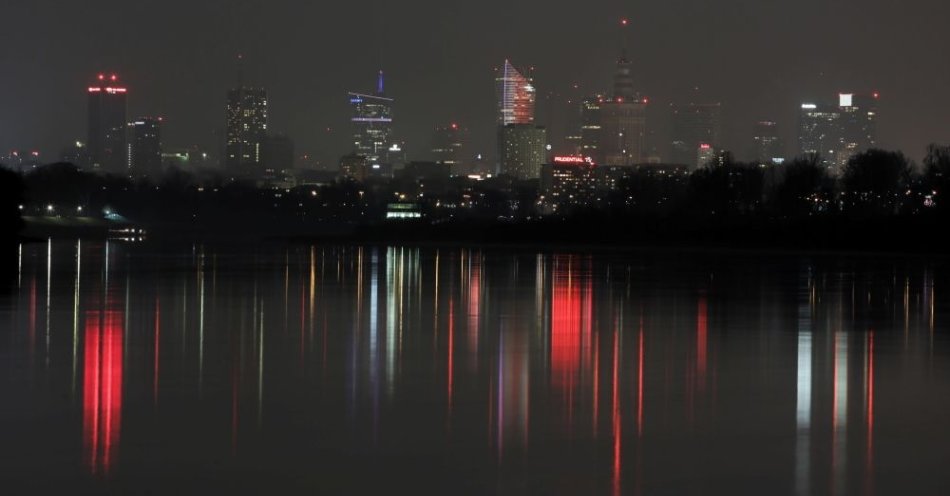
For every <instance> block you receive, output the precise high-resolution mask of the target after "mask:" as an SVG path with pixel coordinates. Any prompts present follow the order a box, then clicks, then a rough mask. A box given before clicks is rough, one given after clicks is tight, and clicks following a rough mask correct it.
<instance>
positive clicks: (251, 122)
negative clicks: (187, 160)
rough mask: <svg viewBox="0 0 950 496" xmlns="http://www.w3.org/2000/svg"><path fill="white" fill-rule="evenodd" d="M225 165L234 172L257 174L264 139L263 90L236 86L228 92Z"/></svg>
mask: <svg viewBox="0 0 950 496" xmlns="http://www.w3.org/2000/svg"><path fill="white" fill-rule="evenodd" d="M227 114H228V115H227V143H226V145H225V165H226V166H227V168H228V169H229V170H231V171H234V172H239V173H242V174H260V173H262V172H263V171H262V170H261V166H262V164H263V162H264V143H265V142H266V139H267V91H266V90H264V89H263V88H249V87H246V86H244V85H239V86H238V87H237V88H234V89H232V90H230V91H228V108H227Z"/></svg>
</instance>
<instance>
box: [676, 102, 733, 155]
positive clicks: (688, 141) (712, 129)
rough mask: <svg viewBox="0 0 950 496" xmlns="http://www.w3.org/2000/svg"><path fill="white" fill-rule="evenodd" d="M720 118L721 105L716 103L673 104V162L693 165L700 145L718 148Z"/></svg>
mask: <svg viewBox="0 0 950 496" xmlns="http://www.w3.org/2000/svg"><path fill="white" fill-rule="evenodd" d="M721 118H722V106H721V105H720V104H718V103H706V104H697V103H691V104H689V105H679V106H673V141H672V150H671V158H672V161H673V163H675V164H684V165H690V166H693V165H694V164H696V151H697V150H698V149H699V146H700V145H703V144H706V145H710V146H711V147H713V148H719V147H720V146H721V144H722V143H721V142H720V134H721V131H722V123H721Z"/></svg>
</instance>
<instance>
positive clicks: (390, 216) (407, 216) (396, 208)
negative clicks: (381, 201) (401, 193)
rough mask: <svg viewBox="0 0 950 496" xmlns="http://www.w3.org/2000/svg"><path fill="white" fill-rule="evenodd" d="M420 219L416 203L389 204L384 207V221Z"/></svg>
mask: <svg viewBox="0 0 950 496" xmlns="http://www.w3.org/2000/svg"><path fill="white" fill-rule="evenodd" d="M421 218H422V208H421V207H420V206H419V204H418V203H390V204H389V205H387V206H386V220H414V219H421Z"/></svg>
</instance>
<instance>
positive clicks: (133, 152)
mask: <svg viewBox="0 0 950 496" xmlns="http://www.w3.org/2000/svg"><path fill="white" fill-rule="evenodd" d="M128 157H129V164H128V165H129V166H128V169H129V171H130V173H132V174H134V175H136V176H150V177H157V176H160V175H161V174H162V118H161V117H141V118H138V119H135V120H134V121H132V122H130V123H129V153H128Z"/></svg>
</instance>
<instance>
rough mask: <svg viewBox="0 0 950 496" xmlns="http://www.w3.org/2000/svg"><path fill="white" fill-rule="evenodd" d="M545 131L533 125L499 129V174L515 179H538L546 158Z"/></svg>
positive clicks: (510, 125)
mask: <svg viewBox="0 0 950 496" xmlns="http://www.w3.org/2000/svg"><path fill="white" fill-rule="evenodd" d="M547 135H548V133H547V130H546V129H545V128H544V127H542V126H535V125H533V124H508V125H507V126H504V127H502V128H501V135H500V137H501V143H502V147H501V173H502V174H507V175H509V176H512V177H514V178H516V179H538V178H539V177H541V164H543V163H544V158H545V156H546V150H545V147H546V145H547Z"/></svg>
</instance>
